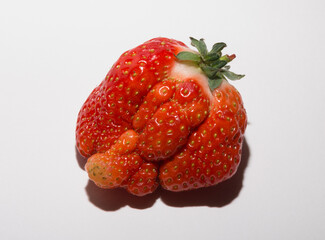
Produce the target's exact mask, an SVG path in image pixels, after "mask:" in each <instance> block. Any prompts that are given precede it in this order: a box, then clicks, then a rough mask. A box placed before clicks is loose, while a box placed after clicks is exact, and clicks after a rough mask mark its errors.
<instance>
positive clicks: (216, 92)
mask: <svg viewBox="0 0 325 240" xmlns="http://www.w3.org/2000/svg"><path fill="white" fill-rule="evenodd" d="M191 40H192V45H193V46H195V47H196V48H197V49H198V50H199V53H198V52H195V51H192V50H190V49H189V48H187V47H186V46H185V45H184V44H183V43H181V42H178V41H175V40H170V39H166V38H156V39H152V40H150V41H148V42H146V43H144V44H142V45H140V46H138V47H136V48H134V49H132V50H129V51H127V52H125V53H124V54H123V55H122V56H121V57H120V58H119V60H118V61H117V62H116V63H115V64H114V65H113V67H112V69H111V70H110V71H109V73H108V74H107V76H106V78H105V79H104V81H103V82H102V83H101V84H100V85H99V86H98V87H97V88H96V89H95V90H94V91H93V92H92V93H91V94H90V96H89V97H88V99H87V101H86V102H85V104H84V105H83V107H82V109H81V111H80V113H79V117H78V122H77V129H76V139H77V148H78V150H79V151H80V153H81V154H82V155H84V156H86V157H88V156H91V155H92V156H91V157H90V158H89V159H88V162H87V165H86V170H87V172H88V174H89V177H90V178H91V179H92V180H93V181H94V182H95V183H96V184H97V185H98V186H100V187H103V188H113V187H125V188H126V189H127V190H128V191H129V192H131V193H132V194H135V195H138V196H142V195H145V194H148V193H150V192H153V191H154V190H155V189H156V188H157V186H158V183H157V182H156V178H157V175H158V173H159V178H160V181H161V185H162V186H163V187H164V188H166V189H168V190H172V191H181V190H188V189H192V188H198V187H204V186H210V185H214V184H216V183H218V182H221V181H223V180H226V179H227V178H229V177H231V176H232V175H233V174H234V173H235V172H236V169H237V166H238V164H239V162H240V155H241V145H242V138H243V134H244V131H245V128H246V112H245V110H244V107H243V104H242V100H241V97H240V95H239V93H238V92H237V91H236V89H235V88H234V87H232V86H231V85H230V84H229V83H228V81H227V80H225V79H226V78H229V79H232V80H233V79H239V78H241V77H242V76H241V75H236V74H234V73H232V72H230V71H229V67H228V66H226V64H227V63H228V62H230V61H231V60H233V59H234V58H235V55H231V56H228V55H224V56H222V55H221V50H222V49H223V48H224V47H225V46H226V45H225V44H224V43H217V44H215V45H214V46H213V48H212V50H211V51H210V52H208V51H207V48H206V45H205V43H204V41H203V40H202V39H201V40H196V39H193V38H191ZM175 56H176V57H175ZM129 129H134V130H135V131H133V130H129ZM124 132H125V133H124ZM123 133H124V134H123ZM119 137H120V139H119V140H118V138H119ZM117 140H118V141H117ZM119 149H120V150H119ZM147 161H155V162H157V161H160V162H161V163H162V164H160V165H161V166H160V168H159V167H158V165H156V164H155V163H151V162H147Z"/></svg>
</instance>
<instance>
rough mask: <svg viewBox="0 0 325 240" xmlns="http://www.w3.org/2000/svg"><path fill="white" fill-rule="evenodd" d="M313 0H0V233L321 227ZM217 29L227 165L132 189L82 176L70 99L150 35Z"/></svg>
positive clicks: (111, 235) (323, 20)
mask: <svg viewBox="0 0 325 240" xmlns="http://www.w3.org/2000/svg"><path fill="white" fill-rule="evenodd" d="M324 12H325V6H324V1H321V0H318V1H317V0H308V1H307V0H291V1H289V0H287V1H279V0H274V1H269V0H266V1H257V0H256V1H253V0H246V1H241V0H240V1H239V0H238V1H230V0H228V1H203V0H202V1H190V0H187V1H169V0H163V1H141V0H137V1H35V0H29V1H1V3H0V79H1V85H0V107H1V108H0V110H1V112H0V116H1V118H0V150H1V151H0V161H1V167H0V238H1V239H4V240H6V239H33V240H37V239H78V240H82V239H140V238H143V239H149V238H151V239H156V240H159V239H222V240H227V239H241V240H245V239H263V240H267V239H295V240H299V239H324V238H325V228H324V223H325V201H324V200H325V187H324V183H325V154H324V149H325V140H324V139H325V113H324V110H325V107H324V103H325V93H324V91H325V77H324V76H325V75H324V56H325V14H324ZM158 36H164V37H169V38H174V39H178V40H181V41H183V42H185V43H186V44H189V39H188V37H189V36H193V37H196V38H205V39H206V42H207V45H208V46H210V47H211V46H212V44H213V43H215V42H220V41H224V42H226V43H227V45H228V47H227V49H225V50H226V53H236V55H237V58H236V59H235V60H234V61H233V62H232V69H233V71H235V72H237V73H244V74H246V77H245V78H244V79H242V80H241V81H238V82H235V83H234V85H235V86H236V88H237V89H238V90H239V91H240V92H241V94H242V97H243V99H244V103H245V107H246V109H247V113H248V119H249V125H248V127H247V133H246V143H245V146H244V156H243V162H242V164H241V167H240V169H239V171H238V173H237V175H236V176H235V177H234V178H233V179H232V180H229V181H227V182H225V183H224V184H220V185H219V186H217V187H215V188H209V189H205V190H199V191H194V192H187V193H181V194H174V193H167V192H165V191H158V192H156V193H155V194H153V195H151V196H148V197H144V198H137V197H133V196H130V195H129V194H127V193H126V192H125V191H124V190H115V191H104V190H100V189H98V188H96V187H94V185H93V184H91V183H89V182H88V178H87V175H86V173H85V172H84V171H83V170H82V164H83V161H82V159H78V157H77V155H76V151H75V139H74V138H75V136H74V131H75V124H76V119H77V114H78V111H79V109H80V107H81V105H82V104H83V102H84V101H85V99H86V98H87V96H88V95H89V93H90V92H91V91H92V89H93V88H94V87H95V86H96V85H98V84H99V83H100V82H101V80H102V79H103V78H104V76H105V75H106V73H107V71H108V70H109V68H110V66H111V65H112V64H113V63H114V61H116V59H117V58H118V57H119V56H120V54H121V53H122V52H124V51H125V50H127V49H130V48H133V47H135V46H136V45H138V44H141V43H142V42H144V41H146V40H149V39H151V38H153V37H158Z"/></svg>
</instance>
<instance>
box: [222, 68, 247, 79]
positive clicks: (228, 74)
mask: <svg viewBox="0 0 325 240" xmlns="http://www.w3.org/2000/svg"><path fill="white" fill-rule="evenodd" d="M222 74H223V75H224V76H225V77H226V78H228V79H229V80H239V79H241V78H243V77H245V75H240V74H236V73H233V72H230V71H228V70H223V71H222Z"/></svg>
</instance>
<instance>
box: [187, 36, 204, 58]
mask: <svg viewBox="0 0 325 240" xmlns="http://www.w3.org/2000/svg"><path fill="white" fill-rule="evenodd" d="M190 39H191V45H192V46H194V47H196V48H197V50H198V51H199V53H200V54H201V55H202V57H204V56H205V55H207V54H208V48H207V45H206V44H205V42H204V40H203V38H201V39H200V40H197V39H195V38H192V37H190Z"/></svg>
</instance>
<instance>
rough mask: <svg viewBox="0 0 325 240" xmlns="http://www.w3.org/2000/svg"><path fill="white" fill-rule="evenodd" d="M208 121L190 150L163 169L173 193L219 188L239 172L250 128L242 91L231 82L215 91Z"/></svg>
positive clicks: (194, 135) (163, 181) (193, 138)
mask: <svg viewBox="0 0 325 240" xmlns="http://www.w3.org/2000/svg"><path fill="white" fill-rule="evenodd" d="M213 97H214V101H213V105H212V109H211V111H210V113H209V116H208V117H207V119H206V120H205V121H204V123H202V124H201V125H200V126H199V127H198V129H197V130H196V131H194V132H193V133H192V134H191V136H190V137H189V140H188V143H187V145H186V147H184V148H183V149H182V151H181V152H180V153H179V154H177V155H176V156H175V157H173V159H172V160H171V161H168V162H165V163H164V164H163V165H162V166H161V167H160V175H159V178H160V183H161V185H162V187H163V188H165V189H167V190H170V191H184V190H191V189H196V188H201V187H208V186H213V185H216V184H218V183H220V182H222V181H225V180H227V179H229V178H230V177H231V176H233V175H234V174H235V172H236V171H237V168H238V165H239V163H240V160H241V151H242V142H243V136H244V132H245V128H246V125H247V118H246V111H245V109H244V107H243V102H242V99H241V96H240V94H239V92H238V91H237V90H236V89H235V88H234V87H233V86H232V85H230V84H229V83H228V82H227V81H223V83H222V85H221V86H220V87H218V88H217V89H215V90H214V92H213Z"/></svg>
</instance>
